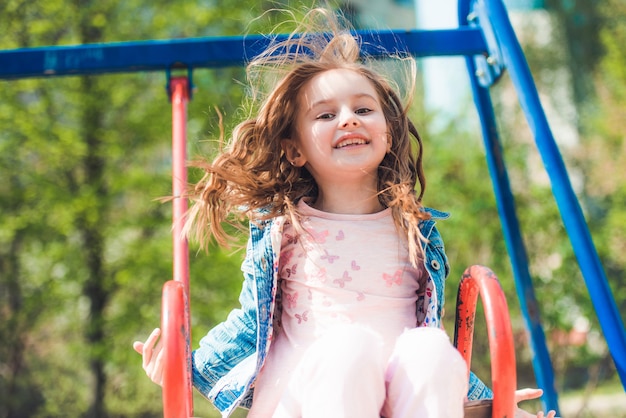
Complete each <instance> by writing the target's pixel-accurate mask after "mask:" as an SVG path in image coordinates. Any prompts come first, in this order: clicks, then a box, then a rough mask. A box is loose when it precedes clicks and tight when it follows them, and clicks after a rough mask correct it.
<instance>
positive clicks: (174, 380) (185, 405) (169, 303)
mask: <svg viewBox="0 0 626 418" xmlns="http://www.w3.org/2000/svg"><path fill="white" fill-rule="evenodd" d="M190 83H191V81H190V80H189V78H187V77H172V78H171V79H170V80H169V92H168V93H169V94H170V96H171V100H172V196H173V208H172V209H173V210H172V217H173V228H172V231H173V232H172V238H173V248H174V249H173V253H174V267H173V270H174V276H173V277H174V280H170V281H168V282H166V283H165V285H164V287H163V306H162V312H161V322H162V324H161V330H162V338H163V341H164V359H163V362H164V368H163V413H164V416H165V418H187V417H191V416H193V392H192V384H191V383H192V382H191V381H192V372H191V350H190V342H191V324H190V317H191V315H190V310H191V308H190V297H189V245H188V242H187V239H186V238H185V237H184V236H183V226H184V223H185V214H186V212H187V208H188V205H187V198H186V197H185V196H184V194H185V189H186V187H187V166H186V162H187V103H188V102H189V86H190Z"/></svg>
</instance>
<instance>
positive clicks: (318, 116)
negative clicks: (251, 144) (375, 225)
mask: <svg viewBox="0 0 626 418" xmlns="http://www.w3.org/2000/svg"><path fill="white" fill-rule="evenodd" d="M295 128H296V132H295V138H292V140H290V141H285V152H286V155H287V158H288V159H289V160H290V161H292V163H294V165H296V166H305V167H306V168H307V169H308V170H309V172H310V173H311V175H312V176H313V178H314V179H315V181H316V183H317V184H318V187H320V188H321V189H324V185H325V184H328V183H327V182H331V183H332V182H334V183H337V181H341V182H344V181H351V179H354V180H357V181H359V179H360V181H363V180H364V179H367V181H369V182H371V181H373V182H374V184H375V183H376V181H377V178H378V177H377V173H378V166H379V165H380V163H381V161H382V160H383V158H384V157H385V154H386V153H387V151H388V150H389V148H390V146H391V143H390V141H391V139H390V138H388V134H387V121H386V119H385V115H384V114H383V111H382V107H381V104H380V99H379V97H378V94H377V93H376V90H375V89H374V86H373V85H372V83H371V82H370V81H369V80H368V79H367V78H366V77H364V76H363V75H361V74H359V73H358V72H356V71H353V70H349V69H334V70H329V71H325V72H323V73H320V74H318V75H316V76H315V77H314V78H312V79H311V80H310V81H309V82H308V83H307V84H306V85H305V86H304V87H303V89H302V91H301V93H300V97H299V106H298V110H297V113H296V124H295Z"/></svg>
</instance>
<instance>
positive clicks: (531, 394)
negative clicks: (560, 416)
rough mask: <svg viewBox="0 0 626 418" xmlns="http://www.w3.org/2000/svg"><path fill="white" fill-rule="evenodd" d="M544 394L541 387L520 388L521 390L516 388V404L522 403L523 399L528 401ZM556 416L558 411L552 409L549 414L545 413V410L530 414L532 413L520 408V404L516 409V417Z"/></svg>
mask: <svg viewBox="0 0 626 418" xmlns="http://www.w3.org/2000/svg"><path fill="white" fill-rule="evenodd" d="M542 394H543V390H541V389H520V390H516V391H515V404H518V403H520V402H522V401H527V400H529V399H536V398H539V397H540V396H541V395H542ZM555 416H556V411H550V412H548V415H544V413H543V411H539V413H537V415H535V414H530V413H528V412H526V411H524V410H523V409H520V408H519V406H518V407H517V410H516V411H515V418H531V417H537V418H544V417H546V418H554V417H555Z"/></svg>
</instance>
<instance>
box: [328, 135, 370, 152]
mask: <svg viewBox="0 0 626 418" xmlns="http://www.w3.org/2000/svg"><path fill="white" fill-rule="evenodd" d="M366 144H369V141H367V140H365V139H363V138H350V139H346V140H344V141H341V142H340V143H338V144H337V145H336V146H335V149H340V148H345V147H349V146H350V145H366Z"/></svg>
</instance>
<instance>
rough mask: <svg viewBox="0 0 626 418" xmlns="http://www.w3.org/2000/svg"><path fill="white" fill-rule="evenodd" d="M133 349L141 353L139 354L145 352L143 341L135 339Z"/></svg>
mask: <svg viewBox="0 0 626 418" xmlns="http://www.w3.org/2000/svg"><path fill="white" fill-rule="evenodd" d="M133 349H134V350H135V351H136V352H137V353H139V354H143V343H142V342H141V341H135V342H134V343H133Z"/></svg>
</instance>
